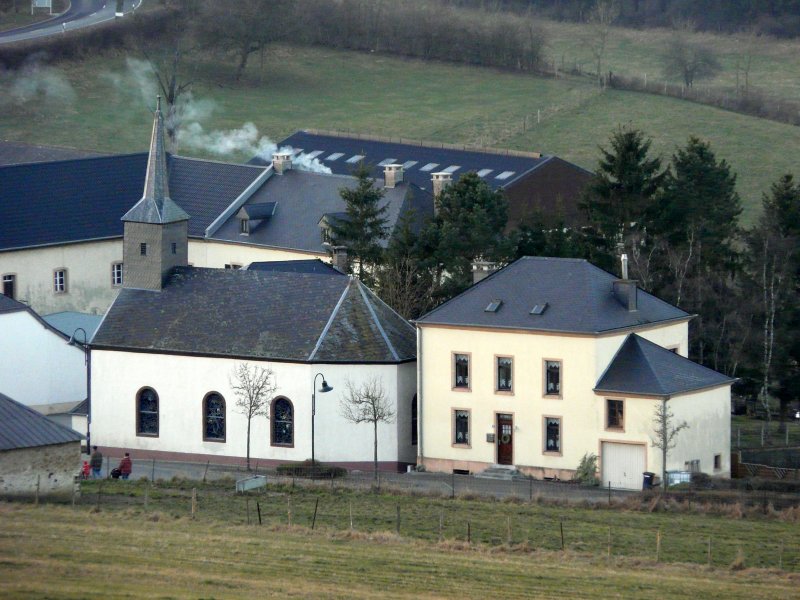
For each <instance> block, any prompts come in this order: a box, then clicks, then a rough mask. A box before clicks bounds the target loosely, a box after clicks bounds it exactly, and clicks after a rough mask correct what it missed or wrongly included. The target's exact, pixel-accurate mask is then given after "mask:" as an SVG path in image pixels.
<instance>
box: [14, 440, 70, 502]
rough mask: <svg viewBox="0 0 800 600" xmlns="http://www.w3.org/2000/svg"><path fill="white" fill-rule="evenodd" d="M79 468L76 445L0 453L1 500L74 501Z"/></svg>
mask: <svg viewBox="0 0 800 600" xmlns="http://www.w3.org/2000/svg"><path fill="white" fill-rule="evenodd" d="M80 467H81V445H80V442H77V441H75V442H69V443H67V444H56V445H52V446H38V447H36V448H21V449H19V450H3V451H0V496H6V497H7V496H33V495H35V494H36V485H37V479H38V484H39V495H40V497H47V496H62V497H71V496H72V490H73V486H74V485H75V476H76V475H78V473H79V471H80Z"/></svg>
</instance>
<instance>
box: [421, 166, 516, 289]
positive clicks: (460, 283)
mask: <svg viewBox="0 0 800 600" xmlns="http://www.w3.org/2000/svg"><path fill="white" fill-rule="evenodd" d="M436 203H437V206H438V210H437V214H436V216H435V217H434V218H433V219H432V220H431V221H430V222H429V224H428V226H427V227H425V229H424V230H423V232H422V233H421V235H420V248H421V252H422V256H423V257H424V259H423V265H424V266H425V267H426V268H428V269H429V270H430V271H431V272H432V273H433V275H432V276H433V285H434V293H435V294H436V295H437V296H439V297H440V298H443V299H447V298H449V297H452V296H453V295H455V294H457V293H459V292H461V291H463V290H464V289H466V288H467V287H469V286H470V285H471V283H472V261H473V260H474V259H475V258H478V257H484V258H486V259H487V260H506V259H508V258H509V257H510V256H511V255H512V254H513V248H512V247H511V244H510V242H509V240H508V238H507V237H506V236H505V235H504V229H505V226H506V222H507V221H508V202H507V200H506V198H505V196H504V195H503V192H502V191H500V190H492V188H491V187H489V184H487V183H486V182H485V181H484V180H483V179H481V178H480V177H478V175H477V174H476V173H466V174H465V175H462V176H461V177H460V178H459V179H458V181H456V182H455V183H453V184H452V185H450V186H448V187H446V188H445V189H444V190H443V191H442V192H441V193H440V194H439V196H438V197H437V198H436Z"/></svg>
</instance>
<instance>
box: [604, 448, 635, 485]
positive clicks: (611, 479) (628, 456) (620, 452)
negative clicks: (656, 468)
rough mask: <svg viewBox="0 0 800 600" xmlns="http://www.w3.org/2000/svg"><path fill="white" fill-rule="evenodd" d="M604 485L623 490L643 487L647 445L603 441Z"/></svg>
mask: <svg viewBox="0 0 800 600" xmlns="http://www.w3.org/2000/svg"><path fill="white" fill-rule="evenodd" d="M602 452H603V455H602V465H601V469H602V473H601V474H602V477H603V486H604V487H608V484H609V483H611V487H612V488H617V489H623V490H640V489H642V473H643V472H644V470H645V469H644V461H645V456H644V453H645V446H642V445H638V444H615V443H613V442H603V448H602Z"/></svg>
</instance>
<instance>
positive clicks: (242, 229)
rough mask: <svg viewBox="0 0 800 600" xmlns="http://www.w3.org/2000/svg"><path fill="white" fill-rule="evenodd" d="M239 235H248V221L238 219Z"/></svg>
mask: <svg viewBox="0 0 800 600" xmlns="http://www.w3.org/2000/svg"><path fill="white" fill-rule="evenodd" d="M239 233H241V234H242V235H250V220H249V219H239Z"/></svg>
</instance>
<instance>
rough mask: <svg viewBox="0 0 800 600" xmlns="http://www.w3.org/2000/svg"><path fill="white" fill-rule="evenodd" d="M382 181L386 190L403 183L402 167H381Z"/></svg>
mask: <svg viewBox="0 0 800 600" xmlns="http://www.w3.org/2000/svg"><path fill="white" fill-rule="evenodd" d="M383 180H384V182H385V184H386V187H387V188H393V187H395V186H396V185H397V184H398V183H403V165H386V166H385V167H383Z"/></svg>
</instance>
